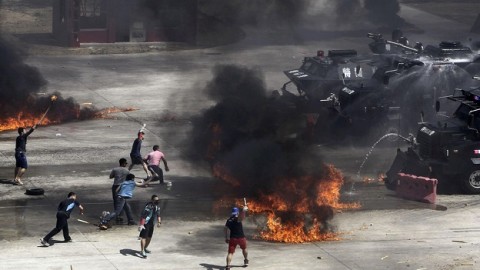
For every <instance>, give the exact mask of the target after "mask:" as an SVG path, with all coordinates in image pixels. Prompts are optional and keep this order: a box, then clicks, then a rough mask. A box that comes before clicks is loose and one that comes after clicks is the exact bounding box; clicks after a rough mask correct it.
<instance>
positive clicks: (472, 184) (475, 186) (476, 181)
mask: <svg viewBox="0 0 480 270" xmlns="http://www.w3.org/2000/svg"><path fill="white" fill-rule="evenodd" d="M461 181H462V182H461V184H462V188H463V190H464V191H465V192H468V193H470V194H480V168H474V169H473V170H471V171H470V173H467V174H465V175H463V177H462V179H461Z"/></svg>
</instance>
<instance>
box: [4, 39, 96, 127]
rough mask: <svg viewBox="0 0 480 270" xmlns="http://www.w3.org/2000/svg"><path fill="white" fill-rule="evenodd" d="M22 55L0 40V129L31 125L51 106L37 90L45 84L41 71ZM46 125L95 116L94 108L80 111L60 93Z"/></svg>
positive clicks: (48, 99)
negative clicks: (27, 62)
mask: <svg viewBox="0 0 480 270" xmlns="http://www.w3.org/2000/svg"><path fill="white" fill-rule="evenodd" d="M24 55H25V54H24V53H23V52H22V51H21V50H20V49H19V48H17V47H13V45H11V44H10V43H8V42H7V41H5V40H4V39H3V38H0V58H1V59H2V61H1V63H0V74H1V75H0V115H1V117H0V130H4V129H14V128H17V127H20V126H25V125H29V126H31V125H34V124H35V122H36V121H38V120H39V118H40V117H41V115H42V114H43V112H44V111H45V110H46V108H48V106H49V105H50V104H51V102H52V101H51V97H50V96H48V95H47V94H45V93H42V92H40V91H42V90H44V89H45V88H46V86H47V81H46V80H45V79H44V78H43V76H42V75H41V73H40V71H39V70H38V69H37V68H35V67H32V66H29V65H27V64H25V63H24V60H25V56H24ZM54 95H56V98H57V99H56V101H55V102H54V104H52V106H51V110H50V111H49V114H48V117H47V120H46V122H50V123H58V122H63V121H67V120H73V119H85V118H92V117H94V116H95V113H96V110H95V109H81V108H80V105H79V104H77V103H76V102H75V100H74V99H73V98H67V99H65V98H63V97H62V96H61V95H60V94H59V93H54Z"/></svg>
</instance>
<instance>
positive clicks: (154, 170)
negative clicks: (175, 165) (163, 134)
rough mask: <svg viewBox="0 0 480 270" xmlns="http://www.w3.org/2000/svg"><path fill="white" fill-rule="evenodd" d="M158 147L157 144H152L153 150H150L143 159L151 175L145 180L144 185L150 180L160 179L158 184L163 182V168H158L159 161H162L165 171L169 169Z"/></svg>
mask: <svg viewBox="0 0 480 270" xmlns="http://www.w3.org/2000/svg"><path fill="white" fill-rule="evenodd" d="M159 148H160V147H159V146H158V145H154V146H153V151H152V152H150V153H149V154H148V155H147V156H146V157H145V161H146V162H147V164H148V170H149V171H150V172H151V174H152V176H151V177H149V178H148V179H147V181H145V185H148V184H149V183H150V182H151V181H157V180H158V181H160V184H163V183H164V180H163V170H162V168H160V161H162V162H163V165H164V166H165V171H167V172H168V171H169V170H170V169H169V168H168V164H167V160H166V159H165V155H164V154H163V153H162V152H160V151H159V150H158V149H159Z"/></svg>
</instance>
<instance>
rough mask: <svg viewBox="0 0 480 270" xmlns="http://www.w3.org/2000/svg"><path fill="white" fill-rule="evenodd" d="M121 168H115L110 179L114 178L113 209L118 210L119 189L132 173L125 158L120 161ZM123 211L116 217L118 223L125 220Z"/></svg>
mask: <svg viewBox="0 0 480 270" xmlns="http://www.w3.org/2000/svg"><path fill="white" fill-rule="evenodd" d="M118 163H119V167H116V168H113V169H112V171H111V172H110V179H112V178H113V184H112V199H113V209H116V208H117V206H116V201H117V200H116V198H117V194H118V192H117V190H118V187H119V186H120V185H121V184H122V183H123V182H124V181H125V179H126V178H127V175H128V174H130V171H129V170H128V169H127V168H126V167H127V164H128V163H127V160H126V159H125V158H121V159H119V160H118ZM122 213H123V211H122V212H121V213H120V214H119V215H118V216H117V217H116V220H117V222H121V221H122V220H123V219H122V217H121V215H122Z"/></svg>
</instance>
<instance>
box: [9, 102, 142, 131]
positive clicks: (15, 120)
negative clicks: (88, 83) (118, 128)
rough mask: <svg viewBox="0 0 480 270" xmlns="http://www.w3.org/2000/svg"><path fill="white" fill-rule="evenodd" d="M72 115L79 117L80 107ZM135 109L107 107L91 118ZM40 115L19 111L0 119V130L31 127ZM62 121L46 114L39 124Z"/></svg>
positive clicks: (74, 109) (106, 116)
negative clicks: (15, 114) (15, 115)
mask: <svg viewBox="0 0 480 270" xmlns="http://www.w3.org/2000/svg"><path fill="white" fill-rule="evenodd" d="M54 97H55V99H56V98H57V97H56V96H52V98H54ZM72 110H73V113H72V114H73V115H74V116H75V117H76V119H79V117H80V109H79V108H78V107H76V108H73V109H72ZM134 110H136V109H135V108H117V107H109V108H106V109H102V110H99V111H96V112H95V113H94V116H93V118H108V117H109V115H110V114H112V113H118V112H128V111H134ZM40 118H41V117H40V116H36V115H33V114H31V113H28V112H20V113H18V115H17V117H9V118H5V119H0V131H4V130H14V129H17V128H19V127H31V126H33V125H35V124H37V123H38V121H39V120H40ZM60 122H62V121H61V120H60V119H54V118H51V117H50V118H49V116H48V115H47V116H46V117H45V118H44V119H43V121H42V123H41V125H42V126H46V125H52V124H59V123H60Z"/></svg>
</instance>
